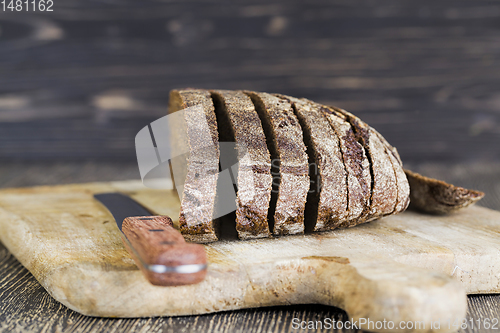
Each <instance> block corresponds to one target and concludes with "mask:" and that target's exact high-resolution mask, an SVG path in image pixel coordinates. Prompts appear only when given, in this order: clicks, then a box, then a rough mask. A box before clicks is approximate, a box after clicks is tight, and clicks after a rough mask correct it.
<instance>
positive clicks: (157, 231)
mask: <svg viewBox="0 0 500 333" xmlns="http://www.w3.org/2000/svg"><path fill="white" fill-rule="evenodd" d="M122 231H123V234H124V235H125V236H126V239H124V244H125V247H126V248H127V250H128V252H129V253H130V255H131V256H132V257H133V259H134V260H135V262H136V264H137V266H139V268H140V269H141V270H142V271H143V273H144V275H145V276H146V278H147V279H148V280H149V281H150V282H151V283H152V284H154V285H159V286H180V285H186V284H193V283H198V282H201V281H202V280H203V279H204V278H205V275H206V264H207V256H206V253H205V248H204V247H203V246H202V245H199V244H191V243H186V241H185V240H184V237H182V235H181V233H180V232H179V231H177V230H176V229H174V227H173V223H172V220H171V219H170V218H169V217H168V216H134V217H127V218H126V219H125V220H123V224H122Z"/></svg>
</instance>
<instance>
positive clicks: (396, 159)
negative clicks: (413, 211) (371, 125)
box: [373, 129, 410, 214]
mask: <svg viewBox="0 0 500 333" xmlns="http://www.w3.org/2000/svg"><path fill="white" fill-rule="evenodd" d="M373 132H374V133H375V134H376V135H377V136H378V137H379V139H380V141H381V142H382V144H383V145H384V147H385V151H386V153H387V155H388V156H389V158H390V160H391V163H392V166H393V168H394V173H395V175H396V184H397V186H398V199H397V203H396V207H395V208H394V211H393V212H392V213H393V214H397V213H401V212H404V211H405V210H406V208H408V206H409V204H410V183H409V180H408V177H407V175H406V174H405V171H404V169H403V162H402V161H401V157H400V156H399V153H398V151H397V149H396V148H395V147H393V146H391V145H390V144H389V142H387V140H386V139H385V138H384V137H383V136H382V134H380V133H379V132H377V130H375V129H373Z"/></svg>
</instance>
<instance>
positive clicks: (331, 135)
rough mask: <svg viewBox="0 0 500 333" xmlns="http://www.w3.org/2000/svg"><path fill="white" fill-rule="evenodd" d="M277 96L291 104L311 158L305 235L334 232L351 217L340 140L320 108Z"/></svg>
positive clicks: (302, 101) (307, 102)
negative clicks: (333, 230)
mask: <svg viewBox="0 0 500 333" xmlns="http://www.w3.org/2000/svg"><path fill="white" fill-rule="evenodd" d="M277 96H278V97H281V98H284V99H286V100H288V101H290V102H291V103H292V105H293V108H294V111H295V114H296V115H297V118H298V119H299V122H300V125H301V127H302V130H303V133H304V141H305V144H306V146H307V149H308V151H307V153H308V155H309V157H310V158H311V160H310V170H309V176H310V177H311V188H310V190H309V196H308V198H307V202H306V210H305V215H306V216H305V219H306V220H305V225H306V231H324V230H332V229H335V228H336V227H338V226H340V225H341V224H342V222H344V221H345V220H346V217H347V215H348V212H347V190H348V189H347V172H346V170H345V167H344V162H343V158H342V152H341V150H340V142H339V138H338V136H337V134H336V133H335V131H334V130H333V128H332V127H331V126H330V124H329V122H328V120H327V119H326V117H325V116H324V114H323V112H322V111H321V109H320V108H319V107H318V106H317V105H314V104H311V103H309V101H307V100H301V99H297V98H294V97H290V96H285V95H277Z"/></svg>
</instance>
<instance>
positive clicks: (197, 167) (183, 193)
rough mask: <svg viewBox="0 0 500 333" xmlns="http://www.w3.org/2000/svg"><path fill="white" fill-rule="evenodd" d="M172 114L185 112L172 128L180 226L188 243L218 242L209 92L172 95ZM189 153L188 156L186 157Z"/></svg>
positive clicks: (215, 160) (216, 152) (214, 124)
mask: <svg viewBox="0 0 500 333" xmlns="http://www.w3.org/2000/svg"><path fill="white" fill-rule="evenodd" d="M168 112H169V114H173V113H174V112H183V113H182V116H181V118H182V121H179V122H176V124H175V125H174V126H173V127H172V128H171V131H172V135H173V139H172V140H171V149H172V156H178V157H175V158H173V159H172V160H171V165H172V171H173V174H174V182H175V185H176V188H177V191H178V193H179V196H180V198H181V208H180V215H179V226H180V230H181V232H182V234H184V237H185V239H186V240H187V241H190V242H197V243H206V242H212V241H216V240H217V231H218V230H217V221H213V220H212V216H213V212H214V205H215V199H216V188H217V178H218V173H219V140H218V134H217V122H216V118H215V112H214V105H213V103H212V99H211V97H210V92H209V91H206V90H197V89H186V90H172V91H171V92H170V101H169V109H168ZM186 151H189V154H185V152H186Z"/></svg>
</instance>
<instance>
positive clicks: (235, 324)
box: [0, 162, 500, 333]
mask: <svg viewBox="0 0 500 333" xmlns="http://www.w3.org/2000/svg"><path fill="white" fill-rule="evenodd" d="M408 167H409V168H411V169H412V170H415V171H417V172H420V173H422V174H425V175H427V176H430V177H435V178H439V179H443V180H445V181H447V182H449V183H453V184H456V185H460V186H463V187H468V188H477V189H480V190H482V191H484V192H485V193H486V196H485V198H484V199H483V200H481V201H480V202H479V205H484V206H487V207H490V208H494V209H500V187H499V186H498V184H499V183H500V172H499V170H500V166H498V165H496V164H483V163H482V164H476V165H453V166H442V165H437V164H422V165H416V164H413V165H409V166H408ZM118 170H119V172H117V171H118ZM132 177H136V178H139V175H138V171H137V164H136V163H135V162H133V163H108V162H106V163H103V162H100V163H96V162H86V163H68V162H66V163H62V162H58V163H56V162H51V163H37V164H27V163H24V164H23V163H3V164H1V165H0V186H3V187H5V186H27V185H30V186H32V185H44V184H58V183H65V182H66V183H67V182H72V181H78V182H84V181H92V180H93V181H95V180H122V179H129V178H132ZM165 214H168V213H165ZM499 298H500V296H498V295H471V296H469V297H468V312H467V319H468V320H474V321H476V320H484V319H486V318H489V319H492V318H499V317H500V312H499V308H500V307H499ZM0 310H1V311H0V323H1V324H0V331H2V332H12V331H14V332H17V331H23V332H24V331H26V332H40V331H42V330H46V331H48V332H80V331H82V330H85V331H88V332H116V331H121V332H140V331H142V330H148V331H151V332H172V333H173V332H179V331H182V330H186V331H203V332H248V331H252V332H258V333H261V332H280V333H281V332H289V331H291V330H293V328H292V319H293V318H299V319H300V320H304V321H316V320H322V319H324V318H334V319H341V320H348V317H347V315H346V314H345V312H343V311H342V310H340V309H338V308H335V307H328V306H321V305H300V306H286V307H271V308H261V309H248V310H239V311H231V312H224V313H217V314H213V315H202V316H189V317H168V318H163V317H160V318H140V319H106V318H91V317H86V316H83V315H80V314H78V313H76V312H74V311H72V310H70V309H68V308H66V307H64V306H62V305H61V304H60V303H58V302H57V301H55V300H54V299H53V298H52V297H51V296H50V295H49V294H48V293H47V292H46V291H45V289H43V287H41V285H40V284H39V283H38V282H37V281H36V280H35V278H34V277H33V276H32V275H31V274H30V273H29V272H28V271H27V270H26V269H25V268H24V267H23V266H22V265H21V264H20V263H19V262H18V261H17V260H16V259H15V258H14V257H13V256H12V255H11V254H10V253H9V252H8V251H7V250H6V249H5V248H4V247H3V246H2V245H1V244H0ZM299 331H302V330H299ZM309 331H317V332H331V331H332V330H325V329H323V330H322V329H317V330H314V329H311V330H309ZM333 331H335V330H333ZM344 331H349V330H344ZM350 331H353V330H350ZM459 332H485V333H486V332H491V330H485V329H484V328H482V329H478V328H477V327H476V328H475V329H467V330H462V329H460V330H459Z"/></svg>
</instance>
